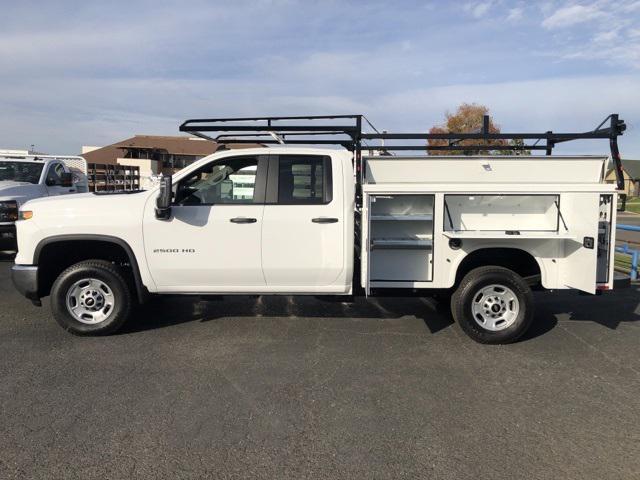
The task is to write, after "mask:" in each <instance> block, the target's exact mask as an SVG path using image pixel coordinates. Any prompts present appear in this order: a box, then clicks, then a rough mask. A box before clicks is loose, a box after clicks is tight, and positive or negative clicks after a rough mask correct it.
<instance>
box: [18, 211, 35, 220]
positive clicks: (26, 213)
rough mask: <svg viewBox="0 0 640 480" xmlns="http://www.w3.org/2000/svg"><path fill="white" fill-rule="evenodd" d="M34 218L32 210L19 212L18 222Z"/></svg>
mask: <svg viewBox="0 0 640 480" xmlns="http://www.w3.org/2000/svg"><path fill="white" fill-rule="evenodd" d="M32 217H33V212H32V211H31V210H20V211H19V212H18V220H29V219H30V218H32Z"/></svg>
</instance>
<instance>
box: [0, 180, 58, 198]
mask: <svg viewBox="0 0 640 480" xmlns="http://www.w3.org/2000/svg"><path fill="white" fill-rule="evenodd" d="M45 195H47V191H46V189H45V188H44V187H43V186H42V185H38V184H33V183H26V182H14V181H11V180H2V181H0V200H17V201H18V202H19V203H20V204H23V203H24V202H26V201H28V200H31V199H33V198H39V197H42V196H45Z"/></svg>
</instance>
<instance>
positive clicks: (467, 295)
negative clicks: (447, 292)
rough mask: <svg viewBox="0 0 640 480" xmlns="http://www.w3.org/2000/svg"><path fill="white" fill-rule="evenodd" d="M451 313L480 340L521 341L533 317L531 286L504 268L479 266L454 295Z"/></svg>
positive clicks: (473, 336)
mask: <svg viewBox="0 0 640 480" xmlns="http://www.w3.org/2000/svg"><path fill="white" fill-rule="evenodd" d="M451 313H452V315H453V318H454V320H455V321H456V322H457V323H458V324H459V325H460V328H462V330H463V331H464V333H466V334H467V335H468V336H469V337H471V338H472V339H473V340H475V341H476V342H479V343H488V344H505V343H512V342H515V341H516V340H518V339H519V338H520V337H521V336H522V335H523V334H524V333H525V332H526V331H527V329H528V328H529V326H530V325H531V322H532V320H533V294H532V293H531V288H529V285H527V283H526V282H525V281H524V280H523V278H522V277H521V276H520V275H518V274H517V273H515V272H513V271H512V270H509V269H507V268H503V267H497V266H486V267H479V268H476V269H474V270H471V271H470V272H469V273H467V274H466V275H465V276H464V278H463V279H462V282H460V285H459V286H458V289H457V290H456V291H455V293H454V294H453V296H452V297H451Z"/></svg>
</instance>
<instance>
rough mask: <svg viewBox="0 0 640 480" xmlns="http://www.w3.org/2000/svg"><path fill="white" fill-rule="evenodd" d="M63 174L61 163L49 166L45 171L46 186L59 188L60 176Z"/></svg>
mask: <svg viewBox="0 0 640 480" xmlns="http://www.w3.org/2000/svg"><path fill="white" fill-rule="evenodd" d="M63 173H64V167H63V166H62V164H61V163H54V164H52V165H50V166H49V170H48V171H47V185H48V186H50V187H51V186H60V185H62V174H63Z"/></svg>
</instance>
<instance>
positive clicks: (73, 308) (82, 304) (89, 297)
mask: <svg viewBox="0 0 640 480" xmlns="http://www.w3.org/2000/svg"><path fill="white" fill-rule="evenodd" d="M114 305H115V298H114V296H113V292H112V291H111V289H110V288H109V286H108V285H107V284H106V283H104V282H103V281H102V280H97V279H95V278H84V279H82V280H79V281H77V282H76V283H74V284H73V285H71V287H70V288H69V290H67V310H69V313H70V314H71V315H72V316H73V318H75V319H76V320H78V321H79V322H82V323H86V324H87V325H95V324H96V323H100V322H103V321H105V320H106V319H107V318H109V315H111V313H112V312H113V307H114Z"/></svg>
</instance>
